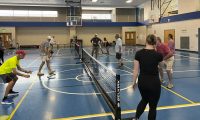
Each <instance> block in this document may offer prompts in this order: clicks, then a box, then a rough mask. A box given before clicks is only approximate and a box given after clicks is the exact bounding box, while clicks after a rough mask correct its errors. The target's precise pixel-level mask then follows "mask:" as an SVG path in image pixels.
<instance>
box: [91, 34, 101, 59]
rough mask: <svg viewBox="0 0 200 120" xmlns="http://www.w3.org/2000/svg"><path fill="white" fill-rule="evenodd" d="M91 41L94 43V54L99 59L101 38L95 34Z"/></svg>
mask: <svg viewBox="0 0 200 120" xmlns="http://www.w3.org/2000/svg"><path fill="white" fill-rule="evenodd" d="M90 42H91V43H92V56H93V55H94V54H95V58H96V59H97V57H98V54H99V47H100V44H101V39H100V38H98V35H97V34H95V36H94V37H93V38H92V39H91V40H90Z"/></svg>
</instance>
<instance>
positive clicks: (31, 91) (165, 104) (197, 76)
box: [0, 47, 200, 120]
mask: <svg viewBox="0 0 200 120" xmlns="http://www.w3.org/2000/svg"><path fill="white" fill-rule="evenodd" d="M138 49H141V47H137V50H138ZM86 50H87V51H88V52H89V53H91V48H86ZM110 53H111V54H110V55H109V56H108V55H106V54H100V55H99V57H98V60H99V61H101V62H102V63H103V64H105V65H106V66H108V68H110V69H112V70H113V71H115V72H117V73H119V74H120V75H121V93H120V94H121V108H122V118H127V117H133V116H134V115H135V109H136V107H137V104H138V102H139V101H140V99H141V97H140V94H139V91H138V89H136V90H135V91H134V90H133V88H132V71H133V60H134V55H135V52H134V51H133V50H132V49H131V47H126V48H124V54H123V61H124V66H123V67H121V68H119V67H118V64H117V60H116V59H115V53H114V49H113V48H110ZM10 56H12V54H10V55H6V57H5V58H8V57H10ZM74 58H77V56H76V53H75V51H74V49H72V48H60V49H58V50H55V53H54V57H53V59H52V60H51V66H52V68H53V69H54V70H56V76H55V77H52V79H48V78H47V68H46V67H44V69H43V71H44V73H45V75H44V76H42V77H41V78H38V77H37V75H36V74H37V70H38V67H39V65H40V63H41V59H40V56H39V51H38V50H27V56H26V57H25V59H24V60H21V66H23V67H24V68H26V69H29V70H32V71H33V74H32V75H31V77H30V78H29V79H26V78H21V77H19V81H18V82H17V83H16V85H15V87H14V90H15V91H19V92H20V94H19V96H17V97H15V98H13V99H14V104H13V105H1V104H0V120H5V118H7V117H9V119H11V120H52V119H53V120H111V119H112V117H111V115H112V114H111V113H110V109H109V107H108V106H107V105H106V103H105V101H104V100H103V97H102V96H101V95H100V94H99V93H97V92H96V91H95V89H94V86H93V85H92V83H91V81H90V80H89V78H88V76H87V74H86V73H85V70H84V68H83V64H76V63H77V62H80V61H79V59H74ZM173 77H174V78H173V80H174V85H175V87H174V88H173V89H171V90H169V89H167V88H166V87H165V86H166V84H163V86H162V93H161V98H160V101H159V105H158V108H157V109H158V112H157V120H199V119H200V94H199V92H200V57H199V55H198V54H196V53H189V52H179V51H177V52H176V55H175V66H174V74H173ZM165 80H166V81H167V76H166V74H165ZM5 87H6V85H5V84H0V97H1V98H2V97H3V94H4V90H5ZM147 113H148V109H147V111H146V112H145V113H144V114H143V115H142V116H141V119H140V120H147V115H148V114H147Z"/></svg>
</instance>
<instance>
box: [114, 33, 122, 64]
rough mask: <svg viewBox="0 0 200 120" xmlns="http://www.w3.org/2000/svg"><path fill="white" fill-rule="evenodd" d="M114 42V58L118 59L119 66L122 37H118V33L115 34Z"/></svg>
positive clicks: (120, 62)
mask: <svg viewBox="0 0 200 120" xmlns="http://www.w3.org/2000/svg"><path fill="white" fill-rule="evenodd" d="M115 39H116V44H115V52H116V58H117V60H118V64H119V67H121V66H123V62H122V39H121V38H120V35H119V34H116V35H115Z"/></svg>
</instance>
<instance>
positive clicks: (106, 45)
mask: <svg viewBox="0 0 200 120" xmlns="http://www.w3.org/2000/svg"><path fill="white" fill-rule="evenodd" d="M103 45H104V47H105V48H106V52H107V54H108V55H109V43H108V40H107V39H106V37H104V39H103Z"/></svg>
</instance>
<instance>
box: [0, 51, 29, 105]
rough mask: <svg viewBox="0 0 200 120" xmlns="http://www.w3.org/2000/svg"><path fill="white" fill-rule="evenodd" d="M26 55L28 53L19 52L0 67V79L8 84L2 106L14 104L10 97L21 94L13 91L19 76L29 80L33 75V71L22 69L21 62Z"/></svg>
mask: <svg viewBox="0 0 200 120" xmlns="http://www.w3.org/2000/svg"><path fill="white" fill-rule="evenodd" d="M25 55H26V53H25V52H24V51H23V50H17V51H16V55H15V56H13V57H11V58H9V59H7V60H6V61H5V62H4V63H3V64H2V65H1V66H0V78H1V79H2V80H3V82H4V83H8V85H7V87H6V91H5V94H4V97H3V100H2V102H1V104H12V103H13V100H10V99H9V98H8V96H10V95H18V94H19V92H15V91H13V87H14V85H15V84H16V82H17V80H18V77H17V76H22V77H25V78H29V77H30V75H29V73H32V71H29V70H25V69H23V68H21V66H20V64H19V61H20V60H21V59H24V57H25ZM19 71H21V72H19ZM22 72H23V73H22ZM24 73H27V74H24Z"/></svg>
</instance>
